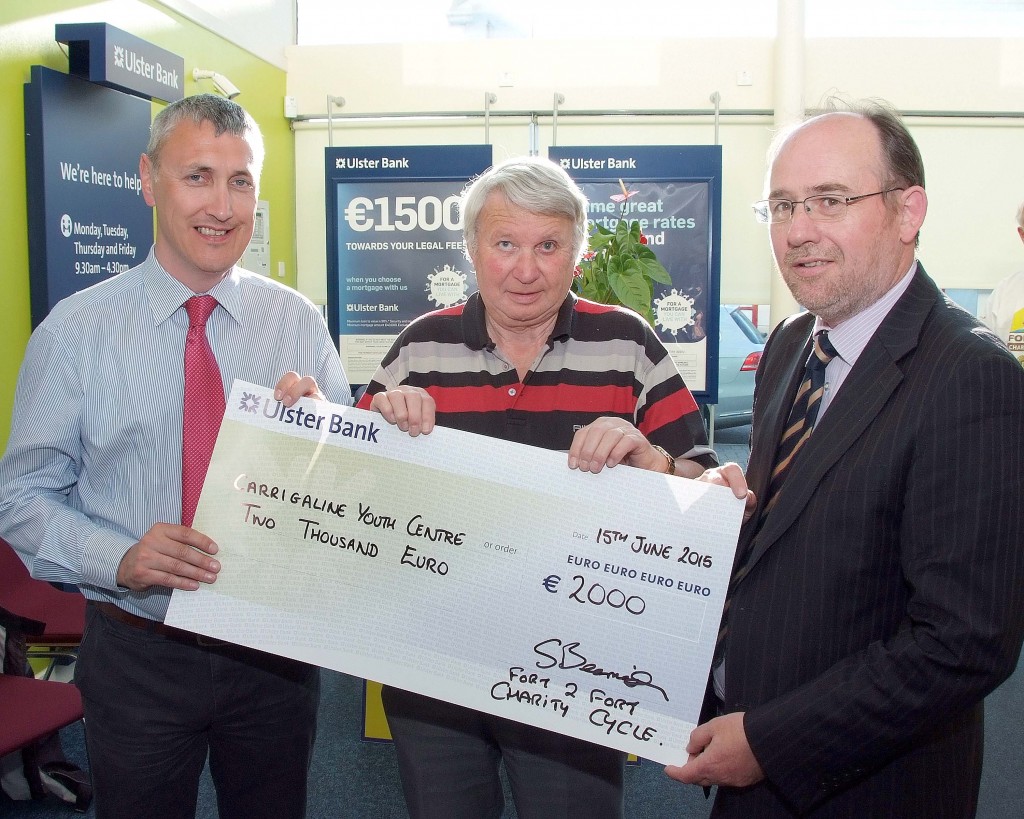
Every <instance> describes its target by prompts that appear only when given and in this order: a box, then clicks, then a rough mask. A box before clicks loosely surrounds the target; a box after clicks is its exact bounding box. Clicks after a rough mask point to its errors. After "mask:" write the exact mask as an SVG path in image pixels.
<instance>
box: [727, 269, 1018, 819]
mask: <svg viewBox="0 0 1024 819" xmlns="http://www.w3.org/2000/svg"><path fill="white" fill-rule="evenodd" d="M813 321H814V317H813V316H812V315H809V314H803V315H800V316H797V317H794V318H791V319H789V320H788V321H787V322H785V323H784V324H783V325H781V326H780V327H779V328H778V329H777V330H776V331H775V332H774V333H773V334H772V336H771V338H770V339H769V341H768V344H767V346H766V347H765V352H764V356H763V358H762V361H761V366H760V369H759V371H758V376H757V387H756V390H755V396H754V420H753V435H752V449H751V454H750V463H749V467H748V471H747V480H748V482H749V484H750V488H751V489H753V491H754V492H755V493H756V494H757V496H758V498H761V497H763V495H764V491H765V487H766V486H767V483H768V479H769V475H770V472H771V469H772V462H773V460H774V451H775V448H776V445H777V442H778V440H779V437H780V434H781V428H782V425H783V423H784V421H785V419H786V416H787V414H788V411H789V406H790V403H791V401H792V398H793V394H794V392H795V390H796V386H797V383H798V382H799V380H800V378H801V376H802V370H803V365H804V362H805V361H806V359H807V356H808V352H809V349H810V340H809V336H810V331H811V327H812V325H813ZM759 505H760V503H759ZM759 518H760V508H759V509H758V512H757V513H755V515H754V517H753V518H752V519H751V521H750V522H749V523H748V524H746V525H745V526H744V528H743V531H742V533H741V535H740V543H739V549H738V553H737V555H738V556H737V565H739V563H740V561H742V560H744V559H748V560H751V561H753V566H752V568H751V570H750V572H749V574H748V575H747V576H746V577H745V578H744V579H743V580H742V581H741V582H740V583H739V584H738V585H737V588H736V590H735V593H734V596H733V601H732V606H731V610H730V613H729V636H728V640H727V643H726V646H725V652H726V653H725V660H726V689H725V695H726V697H725V700H726V701H725V703H724V704H725V711H727V712H731V711H746V712H747V713H746V717H745V719H744V726H745V729H746V733H747V737H748V739H749V741H750V744H751V747H752V749H753V751H754V754H755V755H756V757H757V759H758V761H759V762H760V763H761V765H762V767H763V768H764V770H765V773H766V774H767V781H766V782H764V783H762V784H760V785H757V786H755V787H753V788H750V789H746V790H734V789H728V788H721V789H719V791H720V792H719V794H718V798H717V800H716V805H715V808H714V812H713V814H712V815H713V816H728V817H742V819H756V817H761V816H765V817H769V816H770V817H776V816H778V817H787V816H804V815H807V816H814V817H851V818H852V817H857V819H864V818H865V817H886V819H893V817H906V818H907V819H922V818H923V817H927V819H937V818H938V817H958V818H959V817H970V816H973V815H974V809H975V804H976V800H977V792H978V784H979V780H980V773H981V746H982V709H981V701H982V699H983V698H984V697H985V695H986V694H988V693H989V692H990V691H991V690H992V689H993V688H995V687H996V686H997V685H999V683H1000V682H1002V681H1003V680H1004V679H1005V678H1006V677H1007V676H1008V675H1009V674H1010V673H1012V671H1013V669H1014V667H1015V665H1016V661H1017V657H1018V654H1019V652H1020V646H1021V640H1022V637H1024V551H1022V549H1021V545H1022V539H1024V369H1022V368H1021V366H1020V364H1018V363H1017V362H1016V361H1015V360H1014V358H1013V356H1011V355H1010V354H1009V352H1007V351H1006V350H1005V349H1004V348H1003V347H1002V346H1000V345H999V344H998V342H997V341H996V339H995V337H994V336H992V335H991V334H990V333H988V332H987V331H986V330H984V329H982V328H981V327H980V325H979V323H978V322H977V321H976V320H975V319H974V318H973V317H972V316H970V315H969V314H968V313H966V312H965V311H963V310H961V309H960V308H959V307H957V306H955V305H954V304H952V303H951V302H949V301H948V300H946V299H945V298H944V297H943V296H942V294H941V293H940V292H939V290H938V288H936V286H935V284H934V282H932V280H931V279H930V278H928V276H927V275H926V274H925V272H924V270H923V268H921V267H920V266H919V267H918V271H917V274H916V275H915V277H914V279H913V281H912V282H911V284H910V287H909V288H908V290H907V291H906V293H904V295H903V296H901V297H900V299H899V301H898V302H897V303H896V305H895V306H894V307H893V309H892V311H891V312H890V313H889V315H888V316H887V317H886V318H885V319H884V321H883V323H882V325H881V326H880V327H879V329H878V331H877V332H876V334H875V335H874V337H873V338H872V339H871V341H870V342H869V343H868V345H867V347H866V348H865V349H864V352H863V353H862V354H861V356H860V358H859V359H858V361H857V363H856V365H855V366H854V368H853V370H852V371H851V372H850V374H849V376H848V377H847V379H846V381H845V382H844V383H843V386H842V388H841V389H840V391H839V393H837V394H836V395H835V396H834V397H833V399H832V401H831V403H830V405H829V407H828V410H827V412H826V413H825V414H824V416H823V417H822V419H821V421H820V423H819V424H818V426H817V428H816V429H815V431H814V434H813V435H812V436H811V437H810V439H809V440H808V442H807V444H806V445H805V447H804V449H803V450H802V452H801V453H800V455H799V457H798V460H797V462H796V463H795V464H794V465H793V467H792V471H791V472H790V474H789V475H788V476H787V478H786V483H785V484H784V486H783V487H782V489H781V493H780V497H779V500H778V502H777V505H776V507H775V508H774V509H773V510H772V512H771V514H770V515H769V516H767V518H766V519H764V520H763V521H760V520H759Z"/></svg>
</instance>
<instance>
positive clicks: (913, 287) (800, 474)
mask: <svg viewBox="0 0 1024 819" xmlns="http://www.w3.org/2000/svg"><path fill="white" fill-rule="evenodd" d="M938 296H939V291H938V288H936V286H935V284H934V283H933V282H932V281H931V279H930V278H928V276H927V274H926V273H925V271H924V268H923V267H921V266H920V265H918V270H917V273H916V274H915V276H914V278H913V280H912V281H911V283H910V286H909V287H908V288H907V291H906V292H905V293H904V294H903V295H902V296H901V297H900V299H899V300H898V301H897V302H896V304H895V305H894V306H893V309H892V310H891V311H890V312H889V314H888V315H887V316H886V317H885V319H883V321H882V324H881V325H880V326H879V328H878V330H877V331H876V332H875V335H874V336H873V337H872V339H871V341H869V342H868V345H867V347H865V348H864V351H863V352H862V353H861V355H860V357H859V358H858V359H857V363H856V364H855V365H854V367H853V369H852V370H851V371H850V374H849V375H848V376H847V378H846V380H845V381H844V382H843V386H842V389H841V390H840V391H839V393H838V394H837V395H836V396H835V397H834V398H833V399H832V401H831V403H830V404H829V407H828V411H827V412H826V413H825V415H824V416H822V419H821V422H820V423H819V424H818V426H817V427H816V428H815V430H814V434H812V435H811V437H810V438H808V440H807V443H806V444H804V447H803V449H802V450H801V452H800V454H799V457H798V458H797V461H796V462H795V463H794V464H793V466H792V467H791V470H790V473H789V475H787V477H786V482H785V485H784V487H783V489H782V491H781V494H780V496H779V499H778V501H777V502H776V504H775V508H774V509H772V512H771V514H770V515H768V517H767V518H766V519H765V520H764V521H763V523H762V524H761V526H760V530H757V529H756V528H754V529H753V530H752V531H751V532H750V533H749V536H750V537H752V538H753V542H752V543H751V546H750V548H749V551H747V550H745V551H747V557H746V559H747V560H748V561H749V562H750V563H751V565H753V564H754V563H756V562H757V561H758V560H759V559H760V558H761V556H762V555H763V554H764V553H765V551H767V550H768V549H769V548H770V547H771V546H772V544H774V543H775V542H776V541H777V540H778V539H779V538H780V537H781V536H782V535H783V534H784V533H785V532H786V530H787V529H789V527H790V526H792V525H793V523H794V521H795V520H796V519H797V517H798V516H799V515H800V513H801V512H802V511H803V510H804V508H805V507H806V506H807V504H808V502H809V501H810V499H811V498H812V496H813V495H814V493H815V492H816V491H817V489H818V486H819V485H820V483H821V481H822V480H823V478H824V476H825V474H826V473H827V472H828V471H829V470H830V469H831V468H833V467H834V466H835V465H836V463H837V462H838V461H839V459H840V458H842V456H843V455H844V454H845V453H846V451H847V450H848V449H849V448H850V447H851V446H852V445H853V444H854V443H855V442H856V441H857V440H858V439H859V438H860V437H861V436H862V435H864V433H865V431H866V430H867V428H868V427H869V426H870V425H871V423H872V422H873V421H874V420H875V418H876V417H877V416H878V413H879V412H881V411H882V409H883V408H884V407H885V405H886V403H887V402H888V401H889V398H890V397H891V395H892V393H893V391H895V390H896V388H897V387H898V386H899V384H900V383H901V382H902V380H903V372H904V371H903V366H902V359H903V358H904V357H905V356H906V355H907V354H908V353H910V352H911V351H912V350H913V349H914V348H915V347H916V346H917V342H918V339H919V337H920V334H921V328H922V325H923V323H924V320H925V318H926V316H927V315H928V313H929V311H930V310H931V309H932V307H933V306H934V304H935V301H936V299H937V298H938ZM812 321H813V319H812ZM809 329H810V327H808V331H807V332H808V333H809ZM794 335H796V336H797V337H796V338H795V339H794V340H793V341H792V342H791V344H790V345H789V349H790V352H789V355H790V356H791V357H792V358H793V359H794V360H792V361H790V362H789V363H788V365H787V366H788V368H790V369H792V368H793V367H794V366H798V369H799V368H802V367H803V365H804V361H805V360H806V353H805V354H804V357H803V358H800V356H799V354H794V353H793V352H792V348H793V347H795V346H797V344H796V342H800V344H799V347H800V349H801V350H806V349H807V334H805V333H799V334H797V333H794ZM780 354H782V353H781V351H780ZM776 393H777V394H779V393H784V394H786V395H788V396H792V391H791V390H789V391H782V390H778V391H776ZM775 398H777V395H776V396H773V397H772V399H770V401H769V404H767V405H766V413H767V411H768V408H769V407H770V408H771V411H772V412H773V418H772V421H771V422H770V427H769V428H768V429H766V435H768V434H770V435H772V436H773V437H771V438H763V437H762V436H761V435H760V434H758V435H757V440H758V441H759V442H761V443H765V442H771V443H770V444H769V445H768V446H762V447H761V449H762V450H772V451H771V452H770V453H765V452H762V453H759V455H758V458H759V459H760V458H763V457H768V458H774V457H775V454H774V449H775V446H776V445H777V442H778V440H779V435H780V434H781V426H782V424H784V423H785V417H786V415H787V414H788V412H789V403H788V402H786V403H784V404H783V403H779V402H777V401H775V400H774V399H775ZM791 400H792V399H791V398H790V401H791ZM779 415H781V416H782V418H781V420H779V418H778V417H777V416H779ZM766 420H767V419H766ZM753 457H754V452H753V451H752V452H751V458H752V459H753ZM762 466H763V465H762ZM771 468H772V465H771V464H768V465H767V469H762V468H759V469H758V472H757V474H758V475H759V476H760V475H763V474H767V475H770V473H771ZM762 482H764V483H766V481H762V480H759V481H758V483H759V484H760V483H762ZM751 488H752V489H753V490H754V492H755V493H756V492H758V490H759V489H760V491H761V492H763V491H764V486H758V487H751ZM752 525H753V524H752Z"/></svg>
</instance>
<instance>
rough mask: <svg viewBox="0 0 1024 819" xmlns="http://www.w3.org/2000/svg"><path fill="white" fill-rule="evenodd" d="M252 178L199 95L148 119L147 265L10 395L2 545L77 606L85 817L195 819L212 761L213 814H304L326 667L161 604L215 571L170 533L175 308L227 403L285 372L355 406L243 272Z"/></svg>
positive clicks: (311, 334)
mask: <svg viewBox="0 0 1024 819" xmlns="http://www.w3.org/2000/svg"><path fill="white" fill-rule="evenodd" d="M262 161H263V143H262V137H261V136H260V132H259V128H258V126H257V125H256V123H255V122H254V120H253V119H252V117H251V116H249V115H248V114H247V113H246V112H245V111H243V110H242V108H240V107H239V106H238V105H237V104H235V103H233V102H230V101H228V100H226V99H223V98H221V97H218V96H214V95H209V94H204V95H199V96H195V97H189V98H186V99H184V100H182V101H180V102H178V103H174V104H172V105H170V106H168V107H167V108H166V109H165V110H164V111H162V112H161V113H160V114H159V115H158V116H157V117H156V119H155V120H154V123H153V128H152V133H151V137H150V141H149V145H148V147H147V150H146V153H145V154H143V155H142V158H141V161H140V175H141V177H142V189H143V195H144V196H145V199H146V202H147V204H149V205H151V206H153V207H155V208H156V211H157V228H158V230H157V239H156V243H155V245H154V247H153V249H152V250H151V251H150V254H149V256H148V258H147V259H146V260H145V261H144V262H143V263H142V264H140V265H139V266H137V267H135V268H132V269H131V270H129V271H127V272H125V273H122V274H120V275H118V276H115V277H113V278H111V279H108V280H107V281H104V282H102V283H100V284H97V285H95V286H93V287H90V288H88V289H86V290H83V291H81V292H79V293H77V294H75V295H73V296H71V297H69V298H67V299H65V300H64V301H62V302H61V303H60V304H58V305H57V306H56V307H55V308H54V309H53V311H52V312H51V313H50V315H49V316H48V317H47V318H46V320H45V321H43V323H42V324H41V325H40V326H39V327H38V329H37V330H36V331H35V332H34V333H33V335H32V338H31V340H30V341H29V345H28V350H27V352H26V355H25V360H24V363H23V365H22V368H21V374H20V376H19V379H18V387H17V394H16V397H15V406H14V418H13V422H12V428H11V435H10V440H9V443H8V448H7V452H6V454H5V455H4V457H3V459H2V460H0V535H2V536H3V537H4V538H6V539H7V540H8V541H9V542H10V543H11V544H12V545H13V546H14V548H15V549H16V550H17V551H18V553H19V554H20V555H21V557H22V559H23V560H24V561H25V562H26V563H27V564H28V566H29V568H30V569H31V571H32V574H33V575H34V576H35V577H37V578H41V579H43V580H51V581H61V582H66V583H75V584H78V585H79V586H80V588H81V590H82V592H83V593H84V594H85V596H86V597H87V598H88V599H89V601H90V603H89V606H88V613H87V624H86V633H85V637H84V639H83V642H82V646H81V650H80V653H79V659H78V663H77V667H76V670H75V681H76V683H77V684H78V686H79V688H80V689H81V692H82V696H83V701H84V704H85V717H86V742H87V745H88V751H89V761H90V767H91V769H92V775H93V780H94V788H95V800H96V810H97V816H98V817H132V818H133V819H134V817H138V816H150V817H154V816H156V817H191V816H194V814H195V805H196V798H197V788H198V781H199V776H200V773H201V771H202V769H203V765H204V763H205V761H206V758H207V754H208V753H209V762H210V769H211V772H212V775H213V779H214V783H215V785H216V788H217V798H218V807H219V812H220V816H221V817H247V818H248V817H252V816H275V817H300V816H303V815H304V813H305V807H306V775H307V770H308V765H309V760H310V758H311V755H312V749H313V740H314V737H315V718H316V709H317V704H318V700H319V670H318V669H316V668H313V667H310V666H307V665H304V664H302V663H298V662H295V661H293V660H288V659H284V658H279V657H274V656H272V655H268V654H263V653H261V652H257V651H254V650H251V649H248V648H245V647H242V646H236V645H231V644H224V643H217V642H216V641H212V640H208V639H206V638H203V637H199V636H197V635H194V634H191V633H189V632H183V631H179V630H177V629H172V628H170V627H168V626H166V625H164V624H163V622H162V620H163V618H164V615H165V613H166V610H167V604H168V600H169V597H170V594H171V590H172V589H175V588H177V589H184V590H194V589H197V588H198V587H199V584H200V583H213V582H215V580H216V576H217V572H218V571H219V570H220V564H219V563H218V561H217V560H216V557H215V554H216V551H217V547H216V544H214V543H213V541H211V540H210V539H209V538H208V537H206V536H205V535H203V534H202V533H201V532H198V531H196V530H194V529H191V528H189V527H186V526H183V525H181V523H180V521H181V453H182V399H183V390H184V375H183V368H182V361H183V350H184V344H185V336H186V333H187V330H188V316H187V314H186V311H185V308H184V306H183V305H184V303H185V301H186V300H187V299H189V298H190V297H192V296H193V295H195V294H201V293H208V294H209V295H211V296H213V297H215V298H216V300H217V302H218V305H217V307H216V308H215V309H214V311H213V313H212V315H211V316H210V318H209V320H208V323H207V327H206V332H207V337H208V339H209V343H210V346H211V348H212V350H213V353H214V356H215V357H216V359H217V364H218V366H219V368H220V373H221V376H222V379H223V382H224V389H225V392H227V391H228V389H229V387H230V384H231V382H232V380H233V379H234V378H241V379H244V380H247V381H251V382H254V383H258V384H263V385H267V386H269V385H272V384H276V383H278V379H280V378H281V376H282V375H283V374H284V373H286V372H288V371H296V372H298V373H304V374H309V375H311V376H313V377H314V378H315V380H316V383H317V384H318V385H320V389H321V390H322V391H323V397H325V398H327V399H328V400H330V401H334V402H338V403H350V402H351V394H350V391H349V386H348V383H347V381H346V379H345V374H344V372H343V370H342V367H341V363H340V360H339V358H338V354H337V351H336V350H335V348H334V345H333V344H332V342H331V339H330V336H329V334H328V331H327V327H326V325H325V324H324V321H323V319H322V317H321V316H320V314H319V312H318V311H317V310H316V308H315V307H314V306H313V305H312V304H311V303H310V302H309V301H308V300H307V299H305V298H303V297H302V296H300V295H299V294H298V293H296V292H295V291H293V290H291V289H289V288H287V287H284V286H283V285H280V284H277V283H275V282H273V281H270V280H268V279H266V278H263V277H261V276H259V275H256V274H253V273H249V272H247V271H244V270H241V269H239V268H238V267H236V266H235V265H236V262H237V261H238V259H239V258H240V257H241V255H242V252H243V251H244V249H245V247H246V245H247V243H248V241H249V239H250V237H251V236H252V231H253V220H254V213H255V208H256V202H257V198H258V189H259V175H260V170H261V167H262ZM307 382H308V379H307V380H305V381H302V382H297V381H295V380H294V379H290V380H289V381H288V382H287V383H288V384H291V385H292V386H291V387H289V388H288V389H279V395H278V398H279V399H280V400H282V401H283V402H284V403H285V404H288V405H290V404H292V403H294V401H295V400H297V398H298V397H299V390H300V388H301V386H302V385H304V384H305V383H307Z"/></svg>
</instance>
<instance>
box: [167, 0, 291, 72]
mask: <svg viewBox="0 0 1024 819" xmlns="http://www.w3.org/2000/svg"><path fill="white" fill-rule="evenodd" d="M156 2H158V3H161V4H163V5H164V6H167V8H169V9H171V10H173V11H176V12H178V14H181V15H182V16H183V17H187V18H188V19H189V20H192V21H193V22H195V23H198V24H199V25H201V26H203V27H204V28H206V29H208V30H210V31H212V32H213V33H214V34H218V35H220V36H221V37H223V38H224V39H225V40H228V41H229V42H232V43H234V44H235V45H237V46H239V47H240V48H244V49H245V50H246V51H248V52H250V53H251V54H254V55H256V56H257V57H260V58H261V59H263V60H266V61H267V62H268V63H270V64H271V65H273V66H276V67H277V68H281V69H283V68H285V65H286V61H285V49H286V48H287V47H288V46H290V45H293V44H294V43H295V0H202V5H199V4H198V3H194V2H191V0H156ZM209 69H210V70H211V71H216V70H217V67H216V66H210V67H209Z"/></svg>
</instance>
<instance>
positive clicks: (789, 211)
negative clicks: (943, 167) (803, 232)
mask: <svg viewBox="0 0 1024 819" xmlns="http://www.w3.org/2000/svg"><path fill="white" fill-rule="evenodd" d="M901 190H903V188H887V189H886V190H884V191H875V192H874V193H862V194H861V195H860V196H836V194H834V193H822V194H818V195H817V196H808V197H807V198H806V199H803V200H801V201H797V202H794V201H792V200H791V199H762V200H761V201H760V202H755V203H754V204H753V205H751V207H752V208H753V209H754V216H755V217H757V221H758V222H761V223H762V224H766V225H781V224H783V223H784V222H789V221H791V220H792V219H793V214H794V213H795V212H796V206H797V205H803V206H804V210H805V211H806V212H807V218H809V219H812V220H814V221H815V222H838V221H839V220H840V219H842V218H843V217H844V216H846V209H847V208H848V207H849V206H850V205H852V204H854V203H855V202H860V201H861V200H862V199H868V198H869V197H872V196H884V195H885V194H887V193H892V192H893V191H901Z"/></svg>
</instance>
